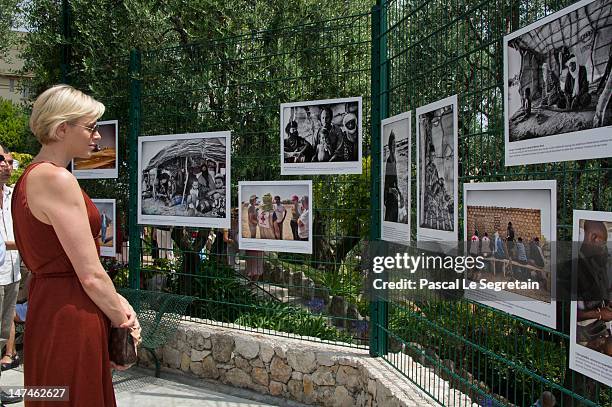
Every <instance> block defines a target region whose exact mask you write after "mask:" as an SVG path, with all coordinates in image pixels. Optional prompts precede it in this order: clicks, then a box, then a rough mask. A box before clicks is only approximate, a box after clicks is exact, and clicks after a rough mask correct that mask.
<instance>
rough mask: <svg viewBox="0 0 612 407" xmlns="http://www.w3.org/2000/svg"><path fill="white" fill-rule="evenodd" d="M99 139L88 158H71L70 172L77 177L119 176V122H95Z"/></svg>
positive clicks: (99, 177)
mask: <svg viewBox="0 0 612 407" xmlns="http://www.w3.org/2000/svg"><path fill="white" fill-rule="evenodd" d="M97 126H98V129H97V130H98V134H100V139H99V140H98V142H97V143H96V146H95V148H94V150H93V152H92V153H91V156H89V158H75V159H73V160H72V173H73V174H74V176H75V178H79V179H101V178H117V177H118V176H119V167H118V163H119V156H118V142H119V122H118V121H117V120H106V121H100V122H98V123H97Z"/></svg>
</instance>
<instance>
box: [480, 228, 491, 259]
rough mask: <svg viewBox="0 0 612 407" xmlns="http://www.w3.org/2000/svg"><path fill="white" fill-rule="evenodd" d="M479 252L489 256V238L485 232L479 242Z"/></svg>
mask: <svg viewBox="0 0 612 407" xmlns="http://www.w3.org/2000/svg"><path fill="white" fill-rule="evenodd" d="M480 252H481V253H482V256H483V257H489V256H491V239H489V234H488V233H487V232H485V233H484V235H483V236H482V239H481V242H480Z"/></svg>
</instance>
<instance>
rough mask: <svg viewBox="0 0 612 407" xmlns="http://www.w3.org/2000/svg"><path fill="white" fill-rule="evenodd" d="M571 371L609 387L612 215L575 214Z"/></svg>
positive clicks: (611, 365) (611, 379)
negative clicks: (574, 295)
mask: <svg viewBox="0 0 612 407" xmlns="http://www.w3.org/2000/svg"><path fill="white" fill-rule="evenodd" d="M572 236H573V237H572V241H573V243H574V250H575V251H576V252H577V253H576V252H574V253H573V254H574V256H573V258H574V268H573V271H572V273H573V276H572V277H573V278H572V283H573V284H574V287H575V290H576V291H575V294H576V297H575V299H576V301H572V309H571V324H570V363H569V366H570V369H572V370H575V371H577V372H580V373H582V374H584V375H586V376H588V377H591V378H593V379H595V380H597V381H599V382H601V383H603V384H605V385H606V386H612V301H611V299H610V298H611V297H610V293H611V292H612V283H611V281H612V280H611V276H612V257H611V255H612V212H599V211H583V210H575V211H574V222H573V229H572Z"/></svg>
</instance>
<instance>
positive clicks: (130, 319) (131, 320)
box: [117, 294, 136, 328]
mask: <svg viewBox="0 0 612 407" xmlns="http://www.w3.org/2000/svg"><path fill="white" fill-rule="evenodd" d="M117 297H119V301H120V302H121V305H122V306H123V310H124V311H125V316H126V317H127V321H126V322H124V323H122V324H121V325H119V328H134V327H135V325H136V312H134V308H132V306H131V305H130V303H129V302H128V300H126V299H125V298H123V296H121V295H120V294H117Z"/></svg>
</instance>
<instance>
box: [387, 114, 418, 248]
mask: <svg viewBox="0 0 612 407" xmlns="http://www.w3.org/2000/svg"><path fill="white" fill-rule="evenodd" d="M410 120H411V112H405V113H401V114H398V115H396V116H393V117H389V118H388V119H385V120H383V121H382V122H381V131H380V134H381V137H382V143H381V151H380V153H381V157H380V158H381V163H382V174H381V176H382V179H381V183H380V187H381V194H380V200H381V205H380V208H381V233H380V236H381V239H382V240H386V241H391V242H398V243H408V242H409V241H410V171H411V170H410V168H411V161H410V141H411V137H410V134H411V132H410Z"/></svg>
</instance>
